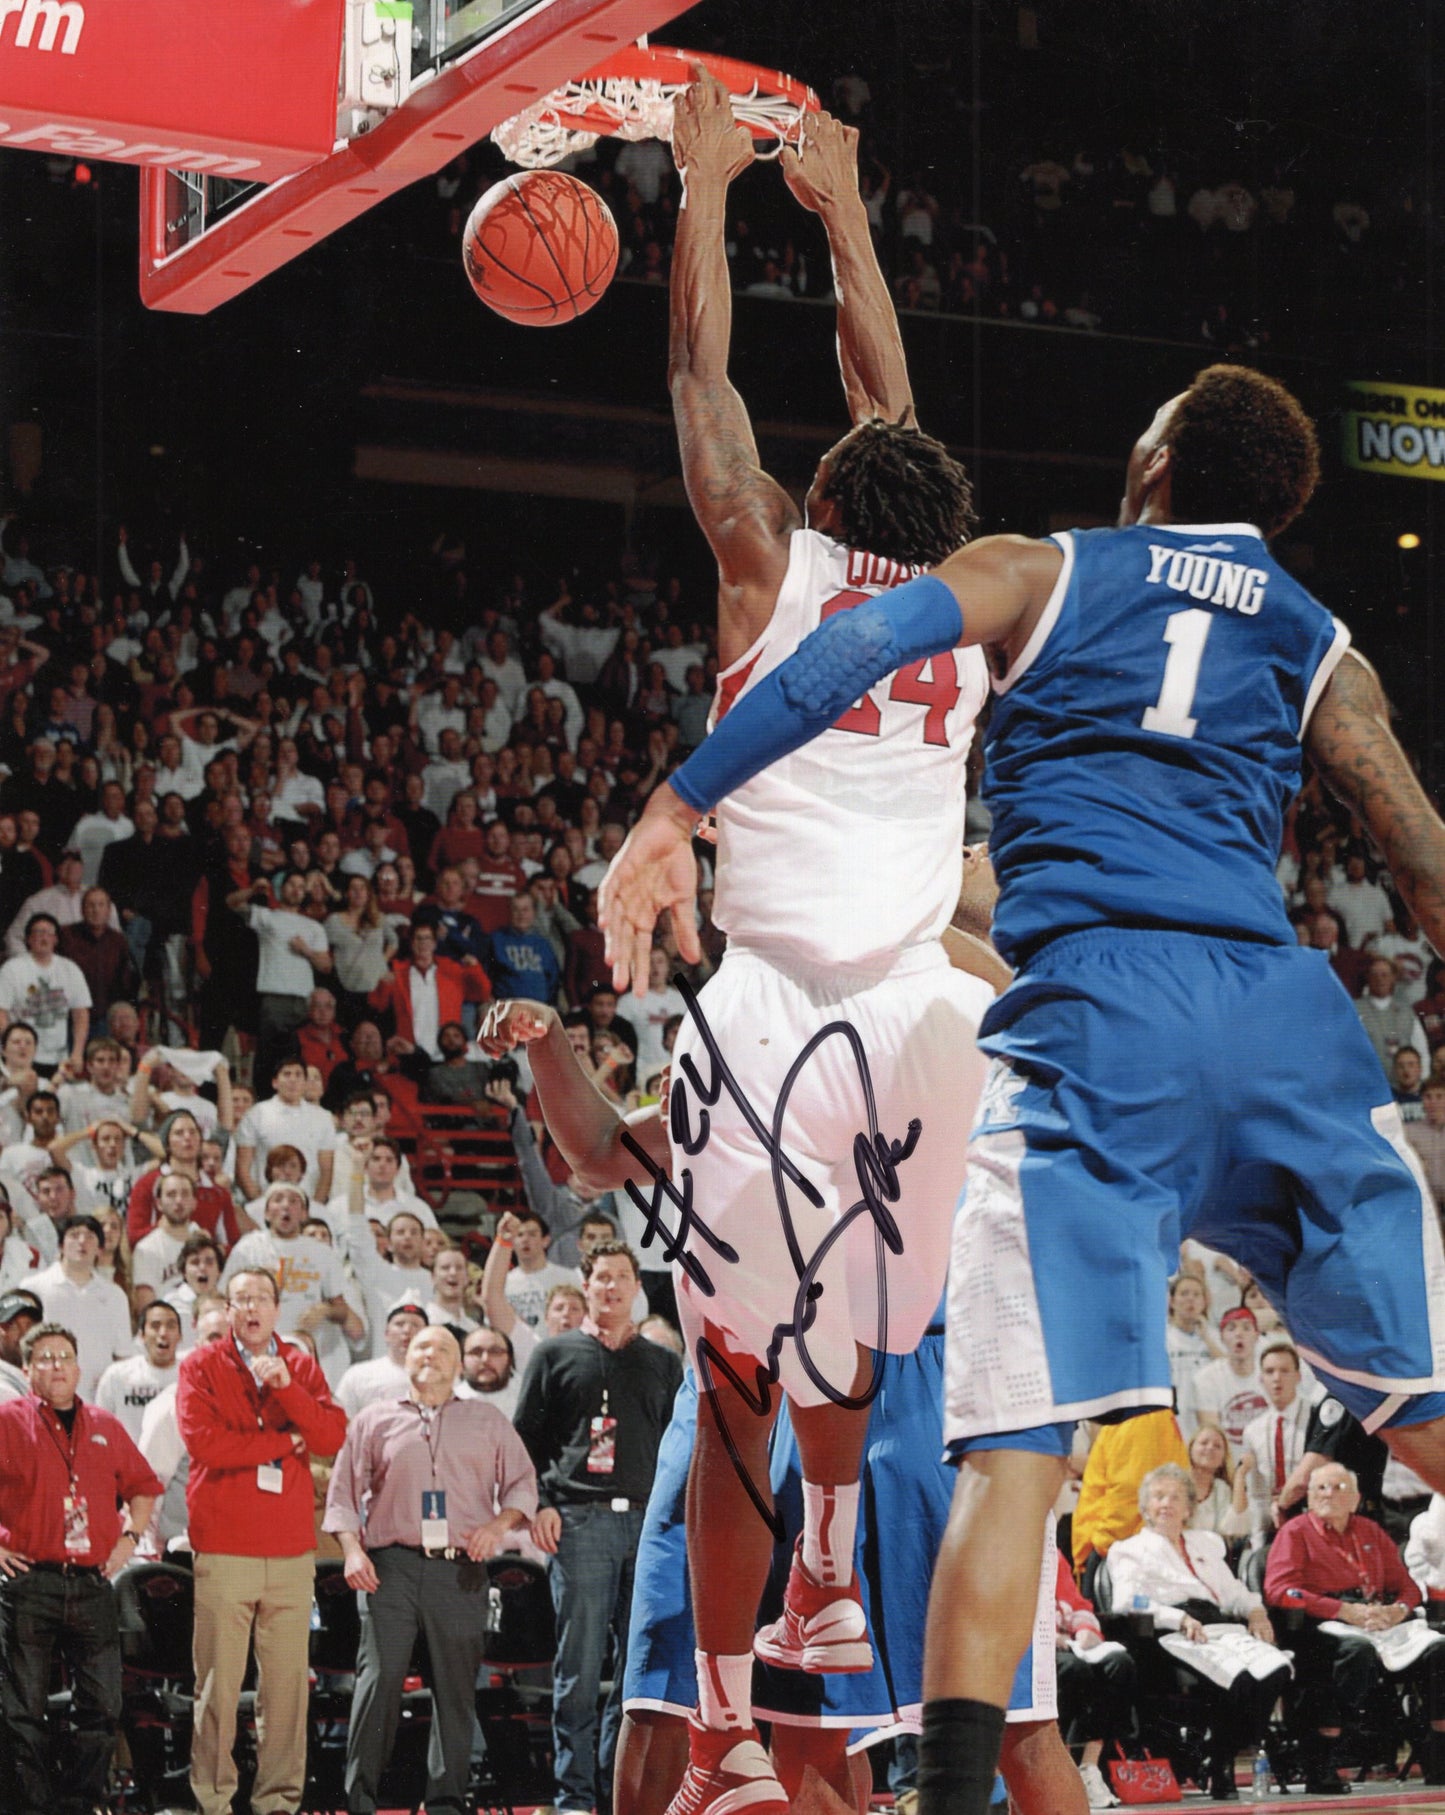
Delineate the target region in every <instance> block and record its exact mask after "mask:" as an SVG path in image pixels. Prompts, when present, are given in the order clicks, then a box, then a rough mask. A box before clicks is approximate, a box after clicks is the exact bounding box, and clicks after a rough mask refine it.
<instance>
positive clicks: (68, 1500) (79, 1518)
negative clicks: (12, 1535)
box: [40, 1405, 90, 1558]
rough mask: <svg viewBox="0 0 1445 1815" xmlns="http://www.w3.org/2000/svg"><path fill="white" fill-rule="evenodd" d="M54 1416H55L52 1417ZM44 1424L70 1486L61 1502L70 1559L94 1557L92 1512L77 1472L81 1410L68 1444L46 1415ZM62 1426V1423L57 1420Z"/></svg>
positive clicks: (42, 1417)
mask: <svg viewBox="0 0 1445 1815" xmlns="http://www.w3.org/2000/svg"><path fill="white" fill-rule="evenodd" d="M53 1416H54V1414H53V1413H52V1417H53ZM40 1422H41V1423H42V1424H43V1425H44V1426H45V1428H46V1430H47V1431H48V1432H49V1433H50V1441H51V1442H52V1443H53V1444H54V1445H55V1448H56V1451H57V1453H58V1454H59V1456H60V1460H61V1461H62V1462H63V1463H64V1464H65V1472H66V1475H67V1477H68V1478H69V1482H70V1485H69V1486H68V1487H67V1489H66V1491H65V1498H64V1499H63V1500H62V1501H61V1521H62V1525H63V1529H64V1533H65V1554H66V1555H67V1556H68V1557H71V1558H74V1557H82V1556H88V1555H89V1554H90V1510H89V1508H88V1507H87V1505H86V1503H85V1495H84V1494H83V1493H81V1491H80V1481H79V1479H78V1478H77V1476H76V1473H75V1442H76V1430H75V1424H78V1423H79V1422H80V1407H79V1406H78V1405H77V1406H76V1408H75V1424H72V1426H71V1428H70V1430H69V1431H67V1432H66V1440H65V1442H64V1443H62V1442H61V1441H60V1438H59V1436H58V1434H57V1433H56V1429H55V1425H54V1424H52V1423H51V1421H50V1419H49V1418H47V1417H46V1416H45V1415H44V1413H42V1414H41V1418H40ZM56 1422H57V1423H58V1422H59V1420H58V1419H57V1420H56Z"/></svg>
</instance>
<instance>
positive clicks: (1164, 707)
mask: <svg viewBox="0 0 1445 1815" xmlns="http://www.w3.org/2000/svg"><path fill="white" fill-rule="evenodd" d="M1213 623H1214V614H1213V612H1209V611H1197V610H1191V611H1176V612H1172V613H1171V614H1170V616H1169V618H1168V620H1167V622H1166V623H1165V625H1164V641H1165V642H1166V643H1167V644H1168V645H1169V656H1168V659H1167V660H1166V662H1165V663H1164V682H1163V685H1162V686H1161V687H1160V689H1159V698H1158V699H1157V700H1156V701H1155V703H1154V704H1153V705H1152V706H1148V707H1146V708H1145V711H1144V716H1143V718H1142V719H1141V720H1140V721H1139V722H1140V725H1141V727H1142V728H1143V729H1144V730H1145V731H1162V732H1163V733H1164V735H1165V736H1166V737H1193V735H1194V733H1195V731H1196V730H1197V729H1198V727H1199V720H1198V719H1196V718H1191V717H1190V716H1189V708H1190V707H1191V706H1192V705H1193V704H1194V690H1195V688H1196V687H1197V686H1198V685H1199V664H1200V663H1201V662H1202V661H1203V660H1204V645H1205V643H1206V642H1207V641H1208V640H1209V631H1210V626H1211V625H1212V624H1213Z"/></svg>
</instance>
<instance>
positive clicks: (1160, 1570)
mask: <svg viewBox="0 0 1445 1815" xmlns="http://www.w3.org/2000/svg"><path fill="white" fill-rule="evenodd" d="M1194 1501H1195V1488H1194V1481H1193V1479H1192V1477H1191V1475H1190V1474H1189V1472H1188V1471H1187V1470H1185V1469H1182V1468H1180V1467H1179V1466H1178V1465H1177V1464H1176V1463H1173V1462H1166V1463H1165V1464H1164V1465H1163V1467H1162V1468H1156V1469H1153V1470H1152V1471H1151V1472H1150V1473H1149V1474H1147V1475H1146V1476H1145V1477H1144V1479H1143V1481H1142V1483H1141V1484H1140V1487H1139V1510H1140V1512H1141V1513H1142V1514H1143V1515H1144V1529H1143V1531H1141V1532H1139V1533H1138V1534H1137V1535H1136V1536H1134V1537H1132V1538H1125V1539H1123V1540H1122V1541H1121V1542H1119V1543H1116V1544H1115V1545H1114V1546H1113V1547H1112V1548H1111V1550H1110V1551H1109V1580H1110V1584H1111V1587H1112V1591H1113V1606H1114V1611H1115V1612H1116V1613H1127V1612H1131V1611H1132V1612H1140V1613H1148V1614H1150V1615H1151V1616H1152V1618H1153V1621H1154V1628H1155V1632H1156V1634H1158V1635H1160V1636H1159V1637H1158V1638H1157V1639H1156V1641H1155V1642H1154V1644H1152V1645H1150V1646H1149V1647H1148V1650H1147V1654H1143V1653H1141V1654H1140V1655H1138V1656H1137V1657H1136V1662H1137V1663H1138V1667H1139V1680H1140V1685H1141V1687H1143V1688H1146V1689H1147V1687H1148V1685H1149V1683H1150V1681H1151V1679H1152V1680H1153V1681H1155V1682H1158V1681H1159V1680H1160V1677H1161V1675H1162V1674H1163V1673H1165V1672H1171V1671H1172V1672H1179V1671H1182V1672H1184V1673H1185V1676H1186V1678H1187V1680H1188V1681H1189V1683H1190V1685H1191V1687H1193V1686H1195V1685H1197V1686H1198V1688H1199V1691H1200V1695H1201V1698H1202V1700H1203V1701H1204V1702H1205V1704H1206V1706H1207V1707H1208V1710H1209V1759H1210V1786H1209V1787H1210V1793H1211V1794H1212V1795H1213V1796H1214V1797H1215V1799H1216V1800H1223V1801H1233V1800H1234V1799H1235V1798H1236V1797H1237V1796H1238V1794H1239V1791H1238V1788H1237V1787H1236V1784H1235V1775H1234V1770H1235V1760H1236V1758H1237V1757H1238V1755H1239V1753H1240V1752H1241V1751H1253V1750H1254V1749H1255V1748H1256V1747H1257V1746H1258V1745H1259V1743H1260V1740H1261V1738H1262V1737H1263V1735H1264V1731H1265V1729H1266V1727H1267V1726H1268V1725H1269V1716H1270V1710H1271V1709H1272V1708H1273V1707H1274V1704H1275V1702H1276V1701H1277V1700H1278V1698H1279V1696H1280V1694H1281V1693H1282V1692H1283V1690H1284V1688H1285V1685H1286V1684H1287V1683H1288V1681H1289V1678H1290V1674H1291V1666H1290V1660H1289V1658H1288V1657H1287V1656H1286V1655H1285V1654H1284V1653H1283V1652H1282V1651H1277V1650H1276V1649H1275V1647H1274V1630H1273V1628H1272V1627H1271V1625H1270V1623H1269V1616H1268V1615H1267V1614H1266V1613H1265V1610H1264V1604H1263V1602H1262V1601H1261V1600H1260V1597H1259V1596H1258V1595H1257V1594H1253V1593H1251V1592H1250V1590H1249V1589H1247V1588H1246V1587H1245V1586H1244V1584H1243V1583H1242V1582H1241V1581H1240V1580H1239V1579H1238V1578H1237V1577H1236V1576H1234V1575H1233V1574H1231V1572H1230V1569H1229V1566H1228V1564H1227V1563H1226V1562H1225V1556H1224V1540H1223V1538H1222V1537H1220V1536H1219V1534H1218V1533H1217V1532H1213V1531H1191V1530H1188V1529H1187V1527H1188V1524H1189V1520H1190V1517H1191V1515H1192V1514H1193V1511H1194ZM1241 1628H1244V1629H1245V1630H1241Z"/></svg>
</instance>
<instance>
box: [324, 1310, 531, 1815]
mask: <svg viewBox="0 0 1445 1815" xmlns="http://www.w3.org/2000/svg"><path fill="white" fill-rule="evenodd" d="M461 1370H462V1355H461V1350H460V1349H459V1348H458V1347H457V1340H456V1337H455V1336H453V1335H452V1333H451V1331H450V1330H447V1329H444V1328H442V1327H441V1326H440V1325H432V1326H430V1327H429V1328H427V1329H424V1330H419V1331H418V1332H417V1334H416V1335H415V1336H413V1337H412V1339H411V1342H410V1344H409V1345H408V1348H407V1352H406V1373H407V1380H408V1389H407V1391H406V1392H405V1393H404V1394H401V1395H398V1396H397V1397H394V1398H386V1399H381V1400H378V1401H376V1402H375V1403H374V1404H372V1405H368V1406H365V1407H363V1409H362V1410H361V1411H360V1412H358V1413H357V1415H356V1417H355V1419H354V1420H353V1421H352V1424H351V1428H350V1430H349V1431H348V1432H347V1435H346V1442H345V1444H344V1445H343V1446H342V1450H341V1454H340V1455H339V1456H338V1457H337V1459H336V1467H335V1469H334V1470H333V1471H332V1476H331V1485H330V1489H329V1491H328V1492H327V1496H326V1516H325V1519H324V1521H323V1523H324V1527H325V1529H326V1530H327V1531H330V1532H335V1533H336V1535H337V1536H338V1537H339V1538H340V1540H341V1547H342V1550H343V1551H344V1552H345V1555H346V1579H347V1581H348V1582H349V1583H350V1585H351V1586H352V1587H353V1588H354V1589H356V1590H357V1591H358V1593H360V1594H362V1595H364V1596H365V1599H364V1600H363V1601H362V1614H361V1648H360V1651H359V1653H358V1655H357V1665H356V1690H355V1695H354V1697H353V1700H352V1706H351V1725H350V1729H349V1731H348V1734H347V1741H346V1806H347V1808H348V1809H349V1810H350V1811H351V1815H373V1811H374V1810H375V1809H376V1802H377V1791H378V1787H379V1785H380V1782H381V1775H382V1772H383V1771H384V1770H385V1769H386V1765H387V1761H388V1760H389V1758H390V1757H391V1750H392V1746H393V1744H394V1743H395V1740H396V1728H397V1721H398V1719H399V1717H400V1714H401V1695H402V1684H403V1681H404V1679H405V1677H406V1673H407V1670H408V1669H409V1668H410V1664H409V1660H410V1658H411V1654H412V1647H413V1646H414V1645H415V1643H416V1635H417V1633H418V1631H422V1632H424V1633H425V1634H426V1640H427V1649H428V1651H429V1652H430V1654H431V1662H432V1706H433V1710H434V1719H435V1723H436V1734H437V1737H438V1738H439V1740H440V1745H439V1747H437V1746H434V1747H433V1748H432V1750H431V1752H430V1753H429V1754H428V1780H427V1788H426V1806H427V1808H428V1809H434V1810H435V1811H436V1812H437V1815H461V1811H462V1810H463V1809H464V1808H468V1807H470V1804H468V1802H467V1800H466V1789H467V1772H468V1768H469V1766H470V1763H471V1749H472V1724H473V1719H474V1708H475V1700H474V1689H475V1684H476V1680H477V1670H478V1668H479V1667H480V1665H481V1662H482V1655H483V1651H484V1649H485V1646H486V1632H487V1604H488V1596H487V1571H486V1562H487V1559H488V1558H489V1557H492V1556H495V1555H496V1553H497V1551H499V1550H500V1549H501V1548H502V1547H503V1545H504V1544H505V1543H506V1540H507V1537H508V1535H509V1533H511V1532H513V1531H516V1530H517V1529H518V1528H520V1527H524V1526H525V1525H526V1524H527V1523H528V1521H529V1520H530V1519H531V1518H532V1516H533V1514H534V1513H535V1512H536V1510H537V1476H536V1473H535V1471H534V1469H533V1467H532V1463H531V1459H530V1458H529V1456H528V1454H527V1450H526V1447H525V1445H524V1444H523V1442H522V1439H521V1438H520V1437H519V1436H517V1434H516V1432H515V1431H514V1430H513V1429H512V1427H511V1425H510V1424H509V1423H508V1421H507V1420H506V1418H504V1417H503V1416H502V1414H501V1413H500V1412H499V1411H497V1410H496V1409H495V1408H494V1407H492V1406H490V1405H488V1404H487V1402H486V1401H485V1400H484V1399H458V1398H457V1397H456V1396H455V1388H456V1383H457V1380H458V1378H459V1377H460V1374H461ZM438 1764H439V1767H440V1768H438Z"/></svg>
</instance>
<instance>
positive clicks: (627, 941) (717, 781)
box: [598, 536, 1063, 996]
mask: <svg viewBox="0 0 1445 1815" xmlns="http://www.w3.org/2000/svg"><path fill="white" fill-rule="evenodd" d="M1062 560H1063V556H1062V554H1061V553H1060V551H1059V549H1058V548H1057V547H1056V546H1055V545H1054V544H1053V543H1050V542H1030V541H1028V540H1027V539H1026V538H1024V537H1022V536H987V537H985V538H984V539H983V540H982V541H979V542H971V543H970V544H969V545H968V546H967V547H966V548H961V549H959V550H957V551H956V552H955V553H954V554H951V555H950V556H949V557H948V559H947V560H946V561H944V562H943V563H942V564H941V565H940V566H939V567H937V568H935V569H934V570H933V572H932V573H929V574H923V575H921V576H920V577H919V578H918V579H916V580H910V581H909V582H908V583H907V584H906V585H903V586H899V587H897V588H895V589H894V590H893V591H892V592H889V593H885V594H883V595H882V596H880V597H879V598H875V599H869V600H867V601H866V602H865V603H864V604H861V605H855V606H854V607H853V609H852V610H851V611H840V612H838V613H836V614H835V615H834V616H833V617H831V618H828V619H827V620H825V622H824V623H822V624H821V625H819V627H818V628H817V629H816V630H815V631H813V632H812V633H811V634H810V635H809V636H806V637H805V638H804V639H803V641H802V642H801V643H800V644H799V645H798V647H797V649H796V650H795V651H794V653H793V654H792V655H791V656H789V658H788V659H787V661H786V662H783V663H782V664H781V665H780V666H779V667H777V668H775V669H774V670H773V671H772V673H771V674H769V675H768V676H767V677H766V678H765V679H764V680H763V681H761V682H760V683H759V684H758V685H757V686H756V687H753V688H752V689H750V691H749V692H748V693H746V694H745V695H744V696H743V698H742V699H740V700H739V701H738V702H737V704H736V705H735V706H733V708H732V709H731V711H730V712H729V713H728V715H727V717H726V718H725V719H724V720H723V721H722V723H721V724H720V725H719V726H718V727H717V729H716V730H715V731H714V732H713V733H712V735H711V736H710V737H708V738H706V739H704V741H703V742H702V744H700V745H699V747H698V748H697V749H696V750H695V751H694V752H693V754H692V755H691V756H690V757H689V758H688V759H687V761H686V762H685V763H684V764H683V765H682V767H681V768H680V769H678V770H676V771H675V772H674V774H673V776H672V779H671V780H670V781H668V782H664V783H663V784H662V786H661V787H659V788H657V789H656V790H654V792H653V794H652V797H651V799H650V800H649V801H648V803H647V805H646V807H645V808H644V809H643V813H642V818H641V819H640V820H639V821H638V823H637V824H636V825H635V826H634V827H633V829H632V831H631V832H630V833H629V834H628V838H627V842H626V844H625V845H623V847H622V849H621V850H620V851H619V852H618V854H617V856H616V857H615V858H614V859H613V860H612V867H611V869H610V870H608V872H607V875H606V877H605V878H604V879H603V883H602V890H601V894H600V897H599V904H598V905H599V913H598V919H599V922H600V924H601V926H602V928H603V930H604V932H605V933H606V935H607V961H608V963H609V964H610V965H611V966H612V978H613V982H614V983H615V985H616V987H617V988H618V989H619V990H620V989H624V988H626V987H627V983H628V979H629V978H630V979H631V980H632V987H633V989H634V990H635V992H636V994H637V995H639V996H642V995H645V994H646V992H647V964H648V952H649V950H650V948H651V944H652V929H653V927H654V926H655V925H656V923H657V918H658V916H659V914H661V913H662V912H663V910H664V909H666V910H667V911H668V912H669V913H670V914H671V916H672V926H673V931H674V932H675V934H676V936H677V943H678V949H679V950H680V951H681V953H682V956H683V958H684V959H685V960H686V961H687V962H688V963H689V964H695V963H696V962H697V961H698V958H699V956H700V954H701V947H700V945H699V943H698V937H697V919H696V913H697V866H696V864H695V863H694V862H693V857H692V851H691V849H690V845H689V841H690V839H691V836H692V830H693V827H694V825H695V824H696V822H697V817H698V815H699V814H700V813H705V812H706V811H707V810H708V809H709V808H710V807H712V806H714V805H716V803H717V802H718V801H719V800H721V799H722V798H723V797H724V796H725V795H727V794H731V793H733V792H734V791H735V790H736V789H738V788H740V787H742V786H743V784H744V783H745V782H748V781H751V779H752V778H753V776H755V775H757V774H758V773H759V772H760V771H761V770H763V769H766V768H767V767H768V766H769V765H770V764H771V763H775V762H777V761H778V759H779V758H780V757H783V756H786V755H788V754H789V752H791V751H793V750H797V749H799V748H800V747H801V746H802V745H803V744H806V743H808V742H809V741H810V740H811V739H813V738H815V737H817V736H819V734H820V733H822V732H824V731H826V730H827V729H828V727H829V726H830V725H831V724H832V723H833V721H834V720H835V719H836V718H837V717H838V715H839V714H840V713H841V712H843V711H845V710H846V709H847V708H848V707H849V706H850V705H851V704H852V703H853V701H854V700H856V699H858V698H860V697H861V696H862V695H863V694H864V693H866V692H867V691H868V689H869V688H870V687H872V686H873V685H874V684H875V683H876V682H878V681H880V680H882V679H883V677H884V675H886V674H892V673H893V671H894V669H896V668H902V667H904V666H905V665H906V664H907V663H909V662H917V661H922V660H923V658H924V657H925V656H931V655H938V654H940V653H941V652H942V651H943V650H945V649H952V648H953V647H954V646H955V645H957V644H960V643H961V644H974V643H983V644H986V645H990V646H997V647H998V648H999V649H1001V650H1002V651H1003V652H1004V654H1005V655H1006V656H1008V657H1013V656H1015V655H1017V653H1018V652H1019V651H1020V650H1021V649H1022V648H1023V647H1024V645H1025V644H1026V643H1027V641H1028V638H1029V636H1030V635H1031V633H1032V631H1033V629H1034V626H1035V625H1036V624H1037V623H1038V620H1039V618H1040V616H1041V615H1042V613H1043V609H1044V607H1045V605H1046V604H1047V603H1048V599H1049V594H1050V593H1051V592H1052V590H1053V587H1054V582H1055V580H1056V579H1057V578H1058V573H1059V568H1060V565H1061V563H1062Z"/></svg>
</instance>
